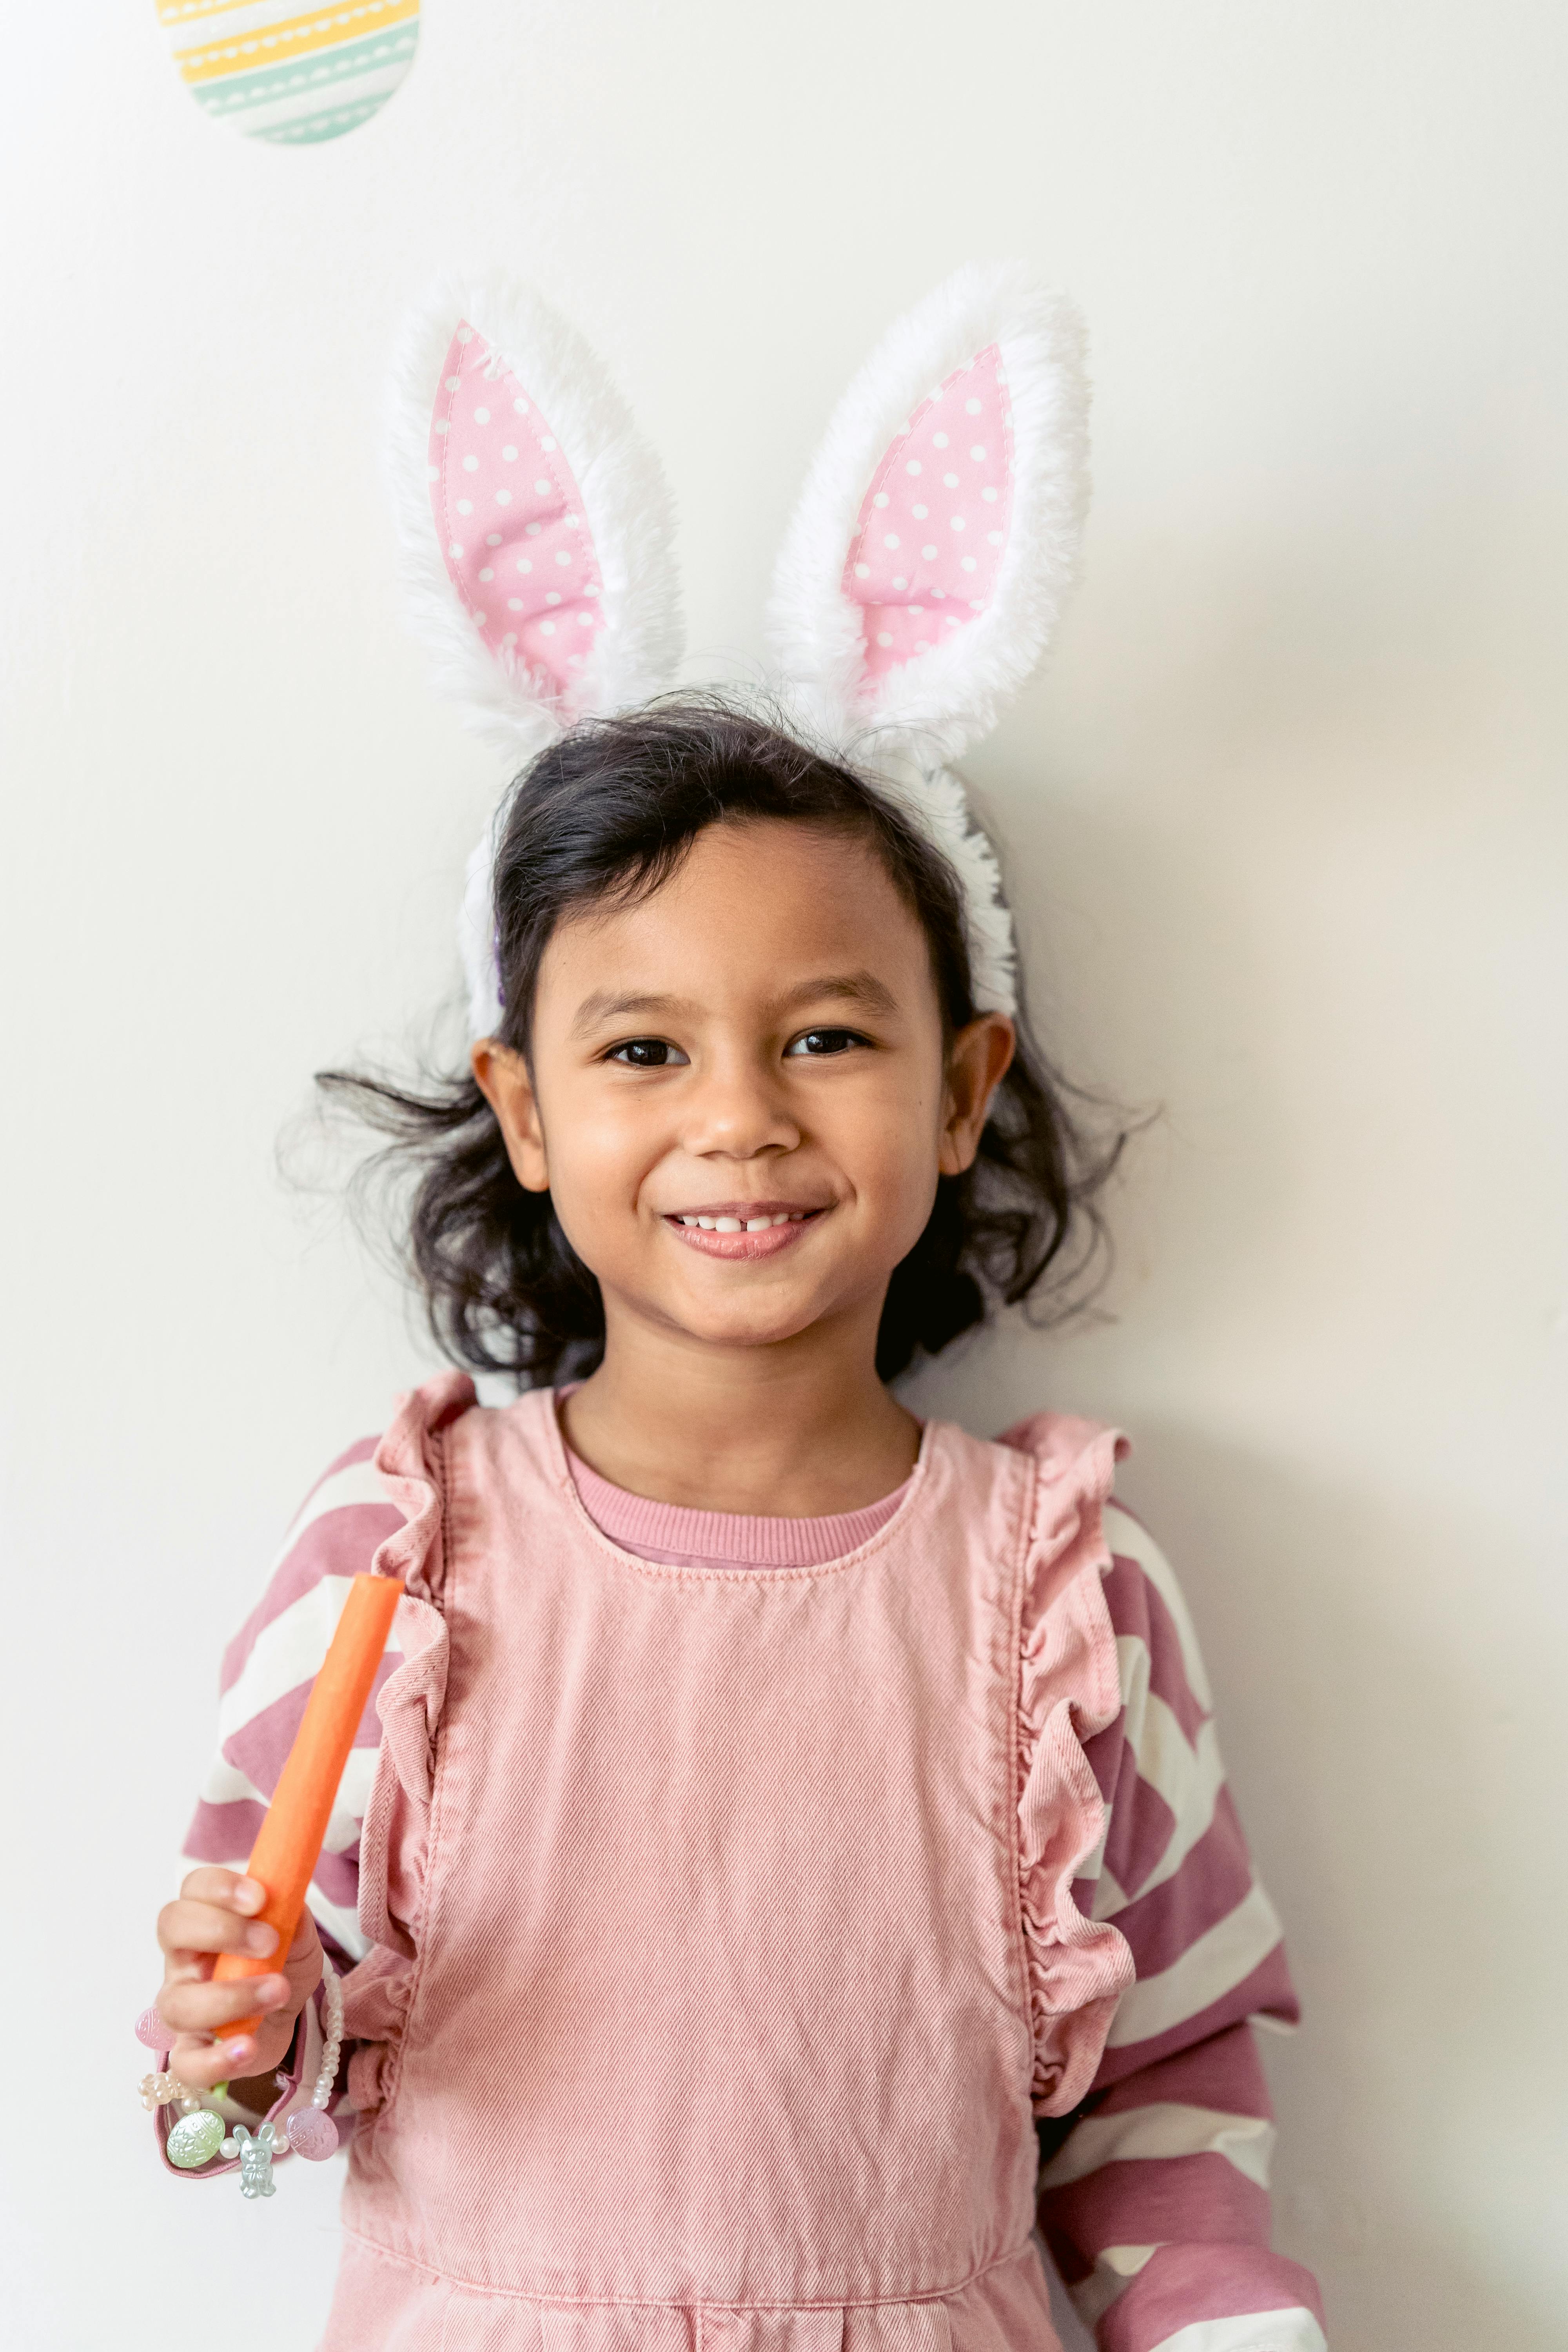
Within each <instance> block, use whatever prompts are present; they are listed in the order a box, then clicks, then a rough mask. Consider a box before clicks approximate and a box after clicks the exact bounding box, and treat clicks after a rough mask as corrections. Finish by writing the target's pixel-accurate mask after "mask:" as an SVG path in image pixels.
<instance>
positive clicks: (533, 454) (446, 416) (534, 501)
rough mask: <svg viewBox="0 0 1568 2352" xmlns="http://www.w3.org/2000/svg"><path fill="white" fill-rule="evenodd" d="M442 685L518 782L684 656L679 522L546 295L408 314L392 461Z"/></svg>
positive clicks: (600, 371) (496, 287) (653, 688)
mask: <svg viewBox="0 0 1568 2352" xmlns="http://www.w3.org/2000/svg"><path fill="white" fill-rule="evenodd" d="M388 458H389V470H390V474H391V487H392V492H393V499H394V504H395V511H396V516H397V523H398V532H399V537H400V539H401V541H402V550H403V568H404V573H405V582H406V585H407V589H408V593H409V598H410V604H411V607H412V613H413V618H414V621H415V625H416V628H417V630H418V633H419V635H421V636H423V637H424V639H425V640H426V645H427V646H428V647H429V648H430V650H431V652H432V653H433V655H434V656H435V657H436V663H437V683H438V684H439V685H440V686H441V687H442V688H443V689H444V691H446V692H447V694H449V695H450V696H451V697H452V698H453V699H454V700H456V701H457V702H458V704H459V705H460V706H461V707H462V709H463V714H464V717H465V719H466V720H467V722H468V725H469V726H470V727H471V728H472V729H474V730H475V731H476V732H477V733H479V734H480V735H482V736H483V737H484V738H485V740H487V741H488V742H489V743H490V744H491V745H493V747H494V748H495V750H496V751H498V752H499V753H500V755H501V757H502V758H503V759H505V760H506V761H507V762H508V764H509V768H510V769H513V770H515V769H516V768H517V767H518V766H519V765H520V764H521V761H524V760H527V759H531V757H532V756H533V754H534V753H535V752H537V751H540V750H542V748H543V746H544V745H545V744H546V743H548V742H550V741H551V740H552V739H553V738H554V737H555V736H556V735H558V734H560V733H561V732H562V731H563V730H564V729H565V728H566V727H567V726H569V725H570V724H571V722H572V721H573V719H577V718H581V717H583V716H584V715H586V714H590V713H595V714H597V713H604V712H608V711H612V710H618V709H623V708H625V707H626V706H627V705H631V704H636V703H639V702H643V701H646V700H647V698H648V696H649V695H652V694H657V693H658V692H659V691H660V690H661V689H662V688H665V687H666V686H668V683H669V681H670V679H671V677H673V675H674V672H675V668H676V666H677V664H678V662H679V658H680V652H681V629H680V614H679V594H678V591H677V585H676V574H675V564H674V559H673V556H672V553H671V540H672V536H673V529H674V524H673V517H672V514H671V510H670V503H669V497H668V491H667V490H666V488H665V485H664V478H663V476H662V474H661V473H660V470H659V467H658V460H657V459H656V458H655V457H654V456H653V454H652V452H651V450H649V449H648V448H647V446H646V445H645V444H644V442H643V441H642V440H641V438H640V437H639V436H638V435H637V431H636V429H635V428H634V426H633V424H632V421H631V417H630V415H628V413H627V411H626V407H625V405H624V404H623V403H622V401H621V399H620V396H619V394H617V393H616V391H615V389H614V387H613V386H612V384H611V383H610V382H609V379H608V377H607V375H606V374H605V370H604V368H603V367H602V365H601V364H600V362H599V361H598V360H597V359H596V358H595V355H594V353H593V352H591V351H590V350H589V349H588V347H587V345H586V344H585V343H584V342H583V341H581V339H580V338H579V337H578V336H577V335H576V333H575V332H574V331H573V329H572V328H570V327H569V326H568V325H567V324H566V322H565V320H563V319H562V318H560V317H558V316H557V314H556V313H555V312H554V311H553V310H551V309H550V308H549V306H548V305H547V304H546V303H544V302H542V300H541V299H540V298H539V296H538V295H537V294H534V293H533V292H531V290H530V289H527V288H524V287H520V286H515V285H509V284H507V283H506V282H505V281H504V280H502V279H500V278H477V279H464V278H445V279H443V280H442V281H441V282H440V283H439V284H438V285H437V287H436V288H435V289H433V291H432V292H431V294H430V296H429V298H428V299H427V300H426V302H425V303H424V304H423V305H422V306H421V308H420V309H419V310H418V311H417V312H416V313H415V315H414V316H413V317H411V318H410V320H409V321H408V323H407V326H406V328H405V333H404V338H403V344H402V349H401V352H400V354H399V357H398V361H397V365H396V369H395V375H394V381H393V388H392V404H391V430H390V435H389V445H388Z"/></svg>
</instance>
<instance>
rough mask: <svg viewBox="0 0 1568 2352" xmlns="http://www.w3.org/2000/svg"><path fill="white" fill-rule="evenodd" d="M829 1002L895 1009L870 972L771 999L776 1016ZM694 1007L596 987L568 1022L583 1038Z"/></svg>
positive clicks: (805, 984) (835, 975) (809, 984)
mask: <svg viewBox="0 0 1568 2352" xmlns="http://www.w3.org/2000/svg"><path fill="white" fill-rule="evenodd" d="M825 1000H831V1001H832V1002H834V1003H839V1004H855V1005H858V1006H859V1007H861V1009H862V1010H863V1011H865V1012H868V1013H896V1012H897V1011H898V1009H899V1003H898V999H897V997H896V996H895V995H894V994H893V992H892V990H891V989H890V988H888V987H886V986H884V984H883V982H881V981H879V979H878V978H877V976H876V974H875V973H874V972H870V971H846V972H828V973H826V974H824V975H823V977H822V978H820V979H817V980H803V981H802V982H800V983H799V985H798V986H796V987H795V988H791V989H787V990H786V991H785V992H784V994H783V995H782V996H778V997H775V998H774V999H773V1007H774V1010H775V1011H777V1012H780V1013H792V1012H795V1011H797V1010H798V1009H799V1008H800V1007H801V1006H802V1005H805V1004H820V1003H823V1002H824V1001H825ZM696 1009H697V1008H696V1006H695V1005H694V1004H693V1003H692V1001H691V999H690V998H689V997H686V996H659V995H617V994H616V992H614V991H613V990H611V989H604V988H599V989H595V991H594V993H593V994H592V995H591V996H585V997H584V999H583V1002H582V1003H581V1004H580V1005H579V1006H578V1007H577V1010H576V1013H575V1014H574V1016H573V1021H572V1034H573V1035H574V1036H583V1035H585V1034H587V1033H588V1032H589V1031H590V1030H593V1029H596V1028H597V1027H598V1025H599V1024H600V1022H602V1021H622V1020H626V1019H630V1018H633V1017H642V1016H652V1017H655V1018H657V1017H658V1015H660V1014H666V1015H668V1014H670V1013H693V1012H695V1011H696Z"/></svg>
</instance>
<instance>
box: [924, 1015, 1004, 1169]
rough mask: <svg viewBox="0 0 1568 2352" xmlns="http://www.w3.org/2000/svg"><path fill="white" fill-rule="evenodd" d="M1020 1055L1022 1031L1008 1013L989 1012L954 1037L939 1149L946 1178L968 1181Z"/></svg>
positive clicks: (949, 1059) (941, 1167)
mask: <svg viewBox="0 0 1568 2352" xmlns="http://www.w3.org/2000/svg"><path fill="white" fill-rule="evenodd" d="M1016 1050H1017V1034H1016V1031H1015V1029H1014V1027H1013V1024H1012V1022H1011V1021H1010V1020H1009V1019H1008V1018H1007V1016H1006V1014H1005V1013H982V1014H981V1015H980V1017H979V1019H978V1020H976V1021H971V1022H970V1023H969V1024H968V1025H967V1026H966V1027H964V1028H963V1029H961V1030H960V1031H959V1033H958V1034H957V1036H956V1037H954V1039H953V1041H952V1049H951V1051H950V1053H949V1055H948V1064H947V1098H946V1104H945V1113H944V1118H943V1122H942V1140H941V1142H940V1144H939V1146H938V1148H937V1168H938V1171H939V1173H940V1174H942V1175H943V1176H962V1175H963V1171H964V1170H965V1169H966V1168H970V1167H973V1164H974V1155H975V1153H976V1152H977V1151H978V1150H979V1149H980V1138H981V1135H982V1134H983V1132H984V1127H985V1122H986V1120H987V1119H988V1118H990V1116H991V1105H992V1103H993V1102H994V1099H995V1095H996V1089H997V1087H999V1086H1000V1085H1001V1083H1002V1081H1003V1079H1004V1078H1005V1076H1006V1075H1007V1071H1008V1069H1009V1067H1010V1066H1011V1064H1012V1060H1013V1055H1014V1054H1015V1053H1016Z"/></svg>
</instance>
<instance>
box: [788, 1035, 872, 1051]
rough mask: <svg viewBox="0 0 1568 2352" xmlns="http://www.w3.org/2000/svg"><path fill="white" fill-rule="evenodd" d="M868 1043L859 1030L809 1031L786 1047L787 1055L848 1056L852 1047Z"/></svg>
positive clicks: (792, 1040) (793, 1039)
mask: <svg viewBox="0 0 1568 2352" xmlns="http://www.w3.org/2000/svg"><path fill="white" fill-rule="evenodd" d="M865 1043H866V1040H865V1038H864V1037H862V1036H861V1034H860V1032H859V1031H858V1029H807V1030H805V1032H804V1033H803V1034H801V1035H800V1036H798V1037H795V1038H792V1039H791V1041H790V1043H789V1044H788V1045H786V1046H785V1047H784V1052H785V1053H786V1054H795V1055H813V1056H816V1055H821V1054H847V1052H848V1051H849V1048H850V1046H851V1045H864V1044H865Z"/></svg>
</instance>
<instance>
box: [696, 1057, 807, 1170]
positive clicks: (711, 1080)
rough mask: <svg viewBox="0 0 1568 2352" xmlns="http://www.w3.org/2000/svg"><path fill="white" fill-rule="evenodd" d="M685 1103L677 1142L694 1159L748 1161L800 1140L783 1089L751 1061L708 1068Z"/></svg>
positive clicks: (788, 1149)
mask: <svg viewBox="0 0 1568 2352" xmlns="http://www.w3.org/2000/svg"><path fill="white" fill-rule="evenodd" d="M688 1105H689V1118H688V1121H687V1128H686V1133H685V1136H684V1138H683V1141H684V1143H685V1146H686V1149H687V1150H688V1151H689V1152H690V1153H692V1155H693V1156H694V1157H696V1158H701V1157H703V1156H705V1155H708V1156H718V1157H721V1158H723V1159H727V1160H753V1159H755V1158H756V1156H757V1154H758V1153H759V1152H762V1151H794V1150H795V1149H796V1147H797V1146H798V1144H799V1142H800V1127H799V1124H798V1123H797V1121H796V1120H795V1118H794V1117H793V1116H792V1114H791V1112H790V1108H789V1105H788V1102H787V1101H786V1099H785V1097H784V1091H783V1089H782V1088H781V1087H780V1086H779V1085H778V1083H777V1081H776V1080H775V1079H774V1077H773V1074H772V1072H771V1071H769V1070H766V1069H761V1068H758V1067H757V1066H756V1065H755V1064H750V1065H728V1066H721V1067H715V1068H713V1069H712V1070H710V1072H709V1073H708V1075H707V1076H706V1078H705V1080H704V1082H703V1084H702V1085H701V1086H700V1087H698V1088H696V1089H694V1091H693V1093H692V1094H691V1095H690V1096H689V1097H688Z"/></svg>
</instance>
